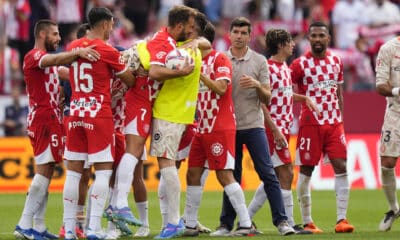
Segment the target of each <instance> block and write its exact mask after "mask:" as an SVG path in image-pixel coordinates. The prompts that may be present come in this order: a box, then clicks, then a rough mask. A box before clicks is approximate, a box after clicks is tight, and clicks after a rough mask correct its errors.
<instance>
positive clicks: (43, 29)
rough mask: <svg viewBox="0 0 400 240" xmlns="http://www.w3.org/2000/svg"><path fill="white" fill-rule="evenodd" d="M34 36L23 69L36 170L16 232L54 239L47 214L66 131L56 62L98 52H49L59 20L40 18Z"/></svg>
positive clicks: (53, 47)
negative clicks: (48, 229) (60, 102)
mask: <svg viewBox="0 0 400 240" xmlns="http://www.w3.org/2000/svg"><path fill="white" fill-rule="evenodd" d="M34 36H35V46H34V48H33V49H32V50H31V51H29V52H28V53H27V54H26V55H25V57H24V67H23V71H24V79H25V82H26V89H27V93H28V96H29V115H28V120H27V127H28V136H29V138H30V141H31V144H32V147H33V152H34V156H35V169H36V173H35V176H34V177H33V179H32V183H31V186H30V188H29V191H28V195H27V197H26V201H25V206H24V210H23V212H22V216H21V218H20V220H19V222H18V225H17V226H16V227H15V231H14V235H15V237H16V238H20V239H42V238H49V239H54V238H58V236H56V235H54V234H51V233H49V232H48V231H47V228H46V225H45V222H44V216H45V213H46V207H47V199H48V192H47V190H48V186H49V184H50V180H51V177H52V175H53V172H54V167H55V164H57V163H60V162H61V160H62V153H63V146H64V145H63V142H62V138H63V135H64V134H63V133H64V131H63V127H62V123H61V110H60V108H59V105H58V104H59V97H60V92H59V87H60V82H59V79H58V75H57V68H56V67H53V66H56V65H64V64H69V63H71V62H73V61H75V60H76V59H77V58H78V57H83V58H87V59H91V61H96V60H97V58H98V56H99V55H98V53H97V52H96V51H95V50H93V49H92V47H93V46H90V47H87V46H85V47H87V48H81V49H77V50H75V51H70V52H63V53H58V54H48V53H47V52H52V51H55V50H56V49H57V48H58V44H59V42H60V39H61V38H60V34H59V31H58V26H57V24H56V23H54V22H52V21H50V20H39V21H38V22H37V23H36V24H35V28H34ZM89 56H90V58H89ZM33 222H34V225H33Z"/></svg>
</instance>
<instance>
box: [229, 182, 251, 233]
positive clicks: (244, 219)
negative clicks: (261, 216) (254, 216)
mask: <svg viewBox="0 0 400 240" xmlns="http://www.w3.org/2000/svg"><path fill="white" fill-rule="evenodd" d="M224 190H225V193H226V195H228V197H229V200H230V201H231V204H232V207H233V208H234V209H235V211H236V214H237V215H238V217H239V224H240V227H245V228H249V227H251V220H250V216H249V212H248V211H247V207H246V201H245V199H244V194H243V191H242V188H241V187H240V185H239V183H237V182H234V183H231V184H228V185H226V186H225V187H224Z"/></svg>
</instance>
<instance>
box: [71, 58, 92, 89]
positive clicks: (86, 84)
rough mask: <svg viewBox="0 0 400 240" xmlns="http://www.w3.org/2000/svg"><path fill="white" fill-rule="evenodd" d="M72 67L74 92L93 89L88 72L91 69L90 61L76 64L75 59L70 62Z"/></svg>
mask: <svg viewBox="0 0 400 240" xmlns="http://www.w3.org/2000/svg"><path fill="white" fill-rule="evenodd" d="M71 66H72V68H73V69H74V83H75V90H74V91H75V92H80V91H82V92H84V93H90V92H91V91H92V90H93V77H92V75H90V73H88V70H91V69H92V64H91V63H81V64H78V62H77V61H75V62H73V63H72V64H71Z"/></svg>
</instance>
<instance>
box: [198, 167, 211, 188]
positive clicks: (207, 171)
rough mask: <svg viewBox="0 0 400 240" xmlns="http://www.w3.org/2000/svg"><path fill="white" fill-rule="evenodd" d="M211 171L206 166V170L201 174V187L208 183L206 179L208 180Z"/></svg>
mask: <svg viewBox="0 0 400 240" xmlns="http://www.w3.org/2000/svg"><path fill="white" fill-rule="evenodd" d="M209 172H210V170H208V168H205V169H204V171H203V174H201V177H200V185H201V187H204V184H206V180H207V177H208V173H209Z"/></svg>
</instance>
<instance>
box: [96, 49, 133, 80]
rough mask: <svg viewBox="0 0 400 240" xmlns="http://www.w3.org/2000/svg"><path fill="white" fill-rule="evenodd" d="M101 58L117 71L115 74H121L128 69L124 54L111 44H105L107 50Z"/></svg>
mask: <svg viewBox="0 0 400 240" xmlns="http://www.w3.org/2000/svg"><path fill="white" fill-rule="evenodd" d="M101 58H102V60H103V61H104V62H106V63H107V64H108V65H110V67H111V68H112V69H113V70H114V71H115V75H119V74H121V73H123V72H125V71H126V69H127V66H126V64H125V61H124V59H123V57H122V55H121V54H120V53H119V52H118V51H117V50H116V49H114V48H112V47H111V46H108V45H105V50H104V53H103V54H102V55H101Z"/></svg>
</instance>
